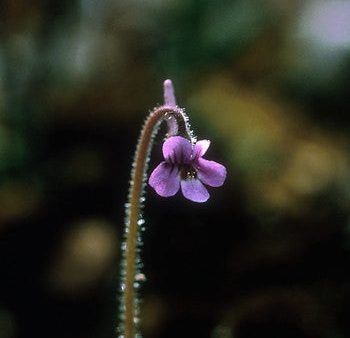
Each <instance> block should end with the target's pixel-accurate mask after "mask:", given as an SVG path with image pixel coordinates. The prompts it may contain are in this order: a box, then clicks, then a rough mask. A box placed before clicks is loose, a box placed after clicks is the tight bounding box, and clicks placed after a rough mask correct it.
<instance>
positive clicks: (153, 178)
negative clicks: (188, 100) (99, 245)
mask: <svg viewBox="0 0 350 338" xmlns="http://www.w3.org/2000/svg"><path fill="white" fill-rule="evenodd" d="M163 121H165V122H166V124H167V129H168V130H167V133H166V137H165V141H164V143H163V147H162V150H163V157H164V161H162V162H161V163H160V164H159V165H158V166H157V167H156V168H155V169H154V170H153V171H152V173H151V175H150V177H149V179H147V169H148V164H149V159H150V152H151V148H152V144H153V139H154V137H155V135H156V134H157V132H158V129H159V126H160V124H161V123H162V122H163ZM209 145H210V141H209V140H200V141H198V142H197V140H196V138H195V136H194V134H193V132H192V130H191V128H190V124H189V119H188V116H187V115H186V113H185V111H184V109H182V108H180V107H178V106H177V104H176V99H175V94H174V88H173V84H172V82H171V80H166V81H165V82H164V104H163V105H161V106H159V107H156V108H154V110H153V111H152V112H151V113H150V115H149V116H148V118H147V119H146V122H145V124H144V126H143V128H142V131H141V135H140V138H139V141H138V144H137V147H136V151H135V157H134V162H133V165H132V171H131V180H130V188H129V195H128V203H127V204H126V216H125V231H124V241H123V243H122V253H123V255H122V264H121V284H120V293H121V299H120V318H119V320H120V322H119V325H118V337H119V338H138V337H141V335H140V332H139V327H138V324H139V297H138V288H139V286H140V282H142V281H143V280H144V279H145V276H144V274H143V273H142V272H141V269H142V262H141V259H140V247H141V243H142V241H141V232H142V230H143V229H144V220H143V216H142V208H143V205H144V202H145V197H144V195H145V187H146V185H147V182H148V184H149V185H150V186H151V187H152V188H153V189H154V190H155V191H156V193H157V194H158V195H160V196H161V197H171V196H174V195H175V194H176V193H177V192H178V191H179V190H181V192H182V194H183V196H184V197H185V198H187V199H188V200H191V201H193V202H197V203H204V202H206V201H207V200H208V199H209V196H210V195H209V192H208V190H207V186H209V187H219V186H221V185H223V184H224V181H225V179H226V168H225V167H224V166H223V165H222V164H220V163H217V162H214V161H210V160H207V159H204V158H203V157H204V155H205V153H206V151H207V150H208V148H209Z"/></svg>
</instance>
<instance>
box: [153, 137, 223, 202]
mask: <svg viewBox="0 0 350 338" xmlns="http://www.w3.org/2000/svg"><path fill="white" fill-rule="evenodd" d="M209 145H210V141H208V140H201V141H198V142H197V143H196V144H195V145H194V146H192V144H191V142H190V141H189V140H187V139H185V138H184V137H181V136H172V137H169V138H168V139H167V140H166V141H165V142H164V144H163V156H164V159H165V161H163V162H161V163H160V164H159V165H158V166H157V167H156V168H155V169H154V170H153V172H152V174H151V176H150V178H149V181H148V183H149V185H150V186H151V187H152V188H153V189H154V190H155V191H156V192H157V194H158V195H160V196H163V197H169V196H174V195H175V194H176V193H177V192H178V191H179V189H180V186H181V190H182V193H183V195H184V196H185V197H186V198H187V199H189V200H191V201H194V202H205V201H207V200H208V198H209V193H208V191H207V189H206V188H205V186H204V185H203V183H204V184H206V185H209V186H211V187H220V186H221V185H223V184H224V181H225V178H226V168H225V167H224V166H223V165H221V164H219V163H217V162H214V161H208V160H205V159H204V158H203V155H204V154H205V152H206V151H207V149H208V148H209Z"/></svg>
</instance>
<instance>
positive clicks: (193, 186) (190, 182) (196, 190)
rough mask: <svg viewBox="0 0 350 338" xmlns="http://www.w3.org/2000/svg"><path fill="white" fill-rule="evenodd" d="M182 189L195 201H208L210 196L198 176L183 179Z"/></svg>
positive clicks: (187, 196)
mask: <svg viewBox="0 0 350 338" xmlns="http://www.w3.org/2000/svg"><path fill="white" fill-rule="evenodd" d="M181 190H182V193H183V195H184V196H185V197H186V198H187V199H189V200H191V201H193V202H206V201H207V200H208V198H209V196H210V195H209V193H208V190H207V189H206V188H205V186H204V185H203V184H202V183H201V181H200V180H198V179H196V178H194V179H187V180H181Z"/></svg>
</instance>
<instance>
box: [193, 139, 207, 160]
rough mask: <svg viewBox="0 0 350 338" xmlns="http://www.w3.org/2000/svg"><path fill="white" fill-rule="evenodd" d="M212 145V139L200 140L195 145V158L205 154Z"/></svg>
mask: <svg viewBox="0 0 350 338" xmlns="http://www.w3.org/2000/svg"><path fill="white" fill-rule="evenodd" d="M209 146H210V141H209V140H200V141H198V142H197V143H196V144H195V146H194V150H193V154H194V156H193V157H194V158H198V157H201V156H203V155H204V154H205V153H206V152H207V150H208V148H209Z"/></svg>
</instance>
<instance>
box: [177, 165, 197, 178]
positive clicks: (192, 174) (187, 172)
mask: <svg viewBox="0 0 350 338" xmlns="http://www.w3.org/2000/svg"><path fill="white" fill-rule="evenodd" d="M195 178H197V171H196V170H195V169H194V168H193V167H192V166H190V165H183V166H182V168H181V179H182V180H191V179H195Z"/></svg>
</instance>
